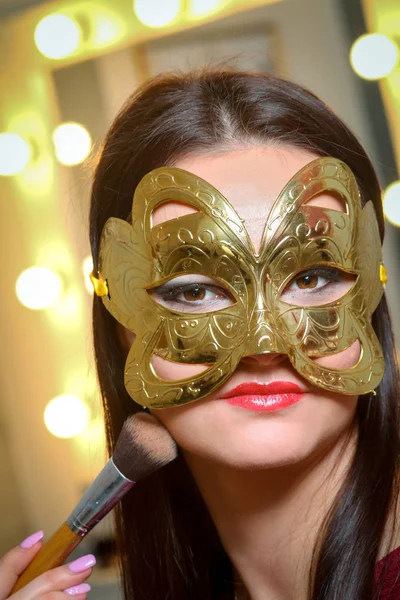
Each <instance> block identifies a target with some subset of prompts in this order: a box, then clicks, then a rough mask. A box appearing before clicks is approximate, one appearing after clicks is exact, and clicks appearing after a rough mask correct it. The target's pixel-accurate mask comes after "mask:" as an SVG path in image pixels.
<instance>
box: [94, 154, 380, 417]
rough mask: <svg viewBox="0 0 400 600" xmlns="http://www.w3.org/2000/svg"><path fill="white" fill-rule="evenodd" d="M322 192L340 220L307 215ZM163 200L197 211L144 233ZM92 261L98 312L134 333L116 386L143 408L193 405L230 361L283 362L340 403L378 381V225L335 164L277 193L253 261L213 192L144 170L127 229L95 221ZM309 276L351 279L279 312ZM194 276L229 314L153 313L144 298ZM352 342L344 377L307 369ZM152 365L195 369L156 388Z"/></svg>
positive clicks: (243, 235) (237, 221) (322, 163)
mask: <svg viewBox="0 0 400 600" xmlns="http://www.w3.org/2000/svg"><path fill="white" fill-rule="evenodd" d="M322 192H333V193H335V194H338V195H339V196H340V197H341V198H342V200H343V202H344V204H345V211H344V212H341V211H336V210H332V209H328V208H322V207H318V206H311V205H308V204H307V202H308V201H309V200H310V199H311V198H314V197H315V196H317V195H319V194H321V193H322ZM169 201H174V202H182V203H184V204H186V205H190V206H191V207H193V208H195V209H196V211H197V212H195V213H191V214H187V215H184V216H181V217H179V218H176V219H172V220H170V221H166V222H163V223H161V224H159V225H156V226H154V227H153V226H152V214H153V212H154V210H155V209H156V208H157V207H159V206H160V205H162V204H163V203H165V202H169ZM99 258H100V261H99V272H100V273H101V276H102V277H103V279H104V280H106V281H107V284H108V289H109V297H103V298H102V300H103V303H104V305H105V306H106V307H107V309H108V310H109V311H110V312H111V314H112V315H113V316H114V317H115V318H116V319H117V320H118V321H119V322H120V323H121V324H122V325H124V326H125V327H127V328H128V329H130V330H131V331H133V332H134V333H135V334H136V339H135V342H134V344H133V345H132V348H131V350H130V352H129V355H128V359H127V363H126V369H125V385H126V388H127V390H128V393H129V394H130V395H131V397H132V398H133V399H134V400H135V401H136V402H138V403H139V404H142V405H143V406H147V407H152V408H163V407H167V406H177V405H180V404H185V403H188V402H192V401H195V400H198V399H201V398H204V397H205V396H207V395H208V394H210V393H211V392H213V391H215V390H216V389H217V388H218V387H219V386H220V385H221V384H222V383H223V382H224V381H226V379H227V378H228V377H229V376H230V375H231V374H232V373H233V371H234V370H235V368H236V366H237V364H238V362H239V361H240V360H241V358H242V357H244V356H247V355H251V354H255V353H264V352H279V353H285V354H287V356H288V357H289V359H290V361H291V363H292V364H293V366H294V368H295V369H296V370H297V371H298V372H299V374H300V375H302V376H303V377H304V378H305V379H307V380H308V381H310V382H311V383H312V384H313V385H315V386H317V387H321V388H324V389H327V390H331V391H335V392H340V393H344V394H362V393H366V392H367V391H370V390H371V389H374V388H375V387H377V385H378V384H379V382H380V380H381V378H382V376H383V371H384V364H383V357H382V351H381V348H380V345H379V342H378V340H377V338H376V335H375V333H374V331H373V329H372V327H371V325H370V322H369V319H370V317H371V315H372V313H373V311H374V310H375V308H376V306H377V304H378V303H379V300H380V298H381V296H382V293H383V289H382V284H381V282H380V280H379V273H380V265H381V262H382V260H381V258H382V257H381V248H380V239H379V232H378V225H377V221H376V217H375V213H374V209H373V206H372V203H371V202H368V203H367V205H366V206H365V207H364V208H362V207H361V201H360V194H359V190H358V186H357V183H356V180H355V177H354V175H353V173H352V172H351V170H350V169H349V168H348V167H347V165H345V164H344V163H343V162H341V161H339V160H338V159H334V158H331V157H324V158H319V159H316V160H315V161H312V162H311V163H310V164H309V165H306V166H305V167H304V168H303V169H301V170H300V171H299V173H297V174H296V175H295V176H294V177H293V178H292V179H291V180H290V181H289V182H288V184H287V185H286V186H285V188H284V189H283V190H282V192H281V193H280V194H279V196H278V198H277V199H276V201H275V202H274V205H273V207H272V209H271V212H270V214H269V217H268V220H267V223H266V226H265V230H264V234H263V239H262V242H261V246H260V252H259V253H258V254H256V253H255V251H254V247H253V245H252V242H251V240H250V237H249V235H248V233H247V231H246V229H245V227H244V225H243V220H242V219H241V218H240V217H239V216H238V215H237V213H236V211H235V209H234V208H233V207H232V206H231V205H230V203H229V202H228V200H227V199H225V198H224V197H223V196H222V195H221V194H220V193H219V192H218V190H216V189H215V188H214V187H212V186H211V185H210V184H208V183H207V182H206V181H204V180H202V179H201V178H199V177H197V176H195V175H194V174H192V173H189V172H187V171H184V170H182V169H177V168H170V167H161V168H159V169H155V170H154V171H152V172H150V173H148V174H147V175H146V176H145V177H144V178H143V179H142V180H141V182H140V183H139V185H138V187H137V189H136V191H135V195H134V201H133V208H132V225H130V224H129V223H127V222H125V221H122V220H120V219H116V218H111V219H109V220H108V221H107V223H106V225H105V227H104V231H103V234H102V238H101V246H100V257H99ZM315 265H328V266H334V267H336V268H338V269H341V270H343V271H344V272H346V273H351V274H353V275H355V276H356V280H355V282H354V284H353V286H352V287H351V289H350V290H348V292H346V294H345V295H344V296H342V297H341V298H339V299H337V300H335V301H334V302H330V303H328V304H324V305H318V306H295V305H289V304H287V303H286V302H283V300H282V299H281V294H282V292H283V290H284V288H285V286H286V285H287V284H288V282H289V281H290V280H291V279H292V278H293V277H294V276H295V275H296V274H298V273H300V272H301V271H304V270H306V269H307V268H311V267H314V266H315ZM196 273H197V274H201V275H205V276H208V277H210V278H212V279H214V280H217V281H220V282H221V283H222V284H223V285H224V286H225V287H226V288H227V289H228V290H229V292H230V293H231V295H232V297H233V298H234V304H233V305H231V306H228V307H226V308H223V309H221V310H218V311H210V312H204V313H196V314H188V313H181V312H178V311H174V310H171V309H170V308H168V307H166V306H163V305H161V304H158V303H157V302H156V301H155V300H154V299H153V298H152V297H151V295H149V293H148V290H151V289H152V288H154V287H157V286H159V285H161V284H163V283H165V282H166V281H169V280H171V279H173V278H174V277H177V276H178V275H179V276H181V275H184V274H196ZM356 340H358V341H359V343H360V346H361V351H360V357H359V360H358V362H357V364H356V365H355V366H353V367H351V368H349V369H338V370H335V369H328V368H326V367H323V366H321V365H319V364H318V363H317V362H316V361H315V357H321V356H330V355H333V354H335V353H337V352H341V351H342V350H345V349H346V348H348V347H350V346H351V344H352V343H353V342H355V341H356ZM153 354H157V355H159V356H161V357H163V358H165V359H167V360H170V361H173V362H178V363H183V364H205V365H207V368H206V369H205V370H204V371H203V372H202V373H200V374H198V375H196V376H194V377H190V378H187V379H183V380H178V381H167V380H163V379H161V378H160V377H158V376H157V374H156V373H155V371H154V369H153V367H152V364H151V359H152V356H153Z"/></svg>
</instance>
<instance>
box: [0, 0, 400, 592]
mask: <svg viewBox="0 0 400 600" xmlns="http://www.w3.org/2000/svg"><path fill="white" fill-rule="evenodd" d="M399 50H400V3H399V2H398V0H363V1H361V0H275V1H274V0H269V1H267V0H264V1H263V0H258V1H252V0H135V1H133V0H113V2H110V1H109V0H82V1H80V0H75V1H70V0H63V1H61V0H60V1H54V2H40V1H36V2H35V1H33V0H31V1H29V0H0V56H1V67H0V89H1V94H0V257H1V259H0V260H1V288H2V301H1V309H0V332H1V344H0V554H2V553H3V552H5V551H6V550H7V549H9V548H10V547H11V546H13V545H16V544H18V543H19V542H20V541H21V540H22V539H24V537H26V536H27V535H29V534H30V533H32V532H34V531H36V530H38V529H44V530H45V534H46V537H49V536H50V535H51V533H52V532H53V531H54V530H55V529H56V528H58V526H59V525H60V524H61V523H62V522H63V521H64V520H65V519H66V517H67V516H68V514H69V513H70V511H71V510H72V508H73V507H74V506H75V504H76V503H77V501H78V500H79V498H80V496H81V495H82V493H83V491H84V490H85V489H86V488H87V486H88V485H89V484H90V483H91V481H92V480H93V478H94V477H95V475H96V474H97V472H98V471H99V469H100V468H101V467H102V466H103V465H104V463H105V461H106V455H105V448H104V432H103V426H102V417H101V406H100V399H99V393H98V390H97V385H96V378H95V373H94V364H93V352H92V342H91V331H90V318H91V317H90V313H91V299H92V298H91V296H92V292H91V286H90V282H88V274H89V273H90V271H91V269H92V265H91V261H90V257H89V254H90V252H89V243H88V224H87V215H88V202H89V195H90V184H91V178H92V172H93V169H94V165H95V160H96V153H97V152H98V151H99V149H100V148H101V143H102V140H103V138H104V135H105V133H106V132H107V129H108V128H109V126H110V124H111V122H112V120H113V118H114V116H115V115H116V113H117V111H118V110H119V108H120V107H121V105H122V104H123V102H124V101H125V100H126V98H127V97H128V96H129V95H130V94H131V93H132V92H133V91H134V90H135V88H136V87H137V86H138V85H139V84H140V83H141V82H143V81H144V80H145V79H146V78H148V77H150V76H152V75H154V74H156V73H159V72H161V71H165V70H170V69H176V68H179V69H187V68H190V67H196V66H200V65H204V64H213V63H217V62H218V63H219V62H221V61H226V62H227V63H228V64H229V65H237V66H239V67H241V68H245V69H252V70H259V71H265V72H275V73H277V74H279V75H282V76H284V77H287V78H289V79H292V80H294V81H296V82H298V83H300V84H303V85H305V86H307V87H309V88H310V89H311V90H313V91H314V92H315V93H316V94H318V95H319V96H320V97H322V99H324V100H325V101H326V102H327V103H328V104H329V105H330V106H331V107H332V108H333V109H334V110H335V111H336V112H337V113H338V114H339V116H340V117H342V119H344V121H345V122H346V123H347V124H348V125H349V126H350V127H351V128H352V129H353V131H354V132H355V133H356V134H357V135H358V136H359V138H360V139H361V141H362V142H363V144H364V145H365V147H366V148H367V150H368V152H369V154H370V156H371V157H372V160H373V162H374V164H375V166H376V168H377V171H378V174H379V177H380V181H381V185H382V190H383V196H382V201H383V203H384V210H385V214H386V219H387V233H386V241H385V246H384V256H385V264H386V267H387V270H388V274H389V281H388V284H387V294H388V298H389V305H390V307H391V310H392V318H393V322H394V328H395V335H396V339H397V344H398V347H399V348H400V315H399V310H398V306H399V300H400V268H399V265H400V181H399V165H400V62H399ZM86 551H89V552H92V551H94V552H95V553H96V555H97V557H98V566H97V567H96V569H95V572H94V575H93V577H92V579H93V582H91V583H92V586H93V593H92V597H94V598H96V599H98V600H100V599H102V598H104V599H107V600H113V599H117V598H118V597H119V594H118V575H117V573H116V572H115V570H114V548H113V537H112V528H111V521H110V519H109V518H108V519H106V520H105V521H104V522H103V523H102V524H101V525H100V526H99V527H98V528H97V529H96V530H95V531H93V532H92V533H91V534H90V535H89V536H88V538H86V540H85V542H84V543H83V544H82V546H81V547H80V549H79V554H82V553H83V552H86Z"/></svg>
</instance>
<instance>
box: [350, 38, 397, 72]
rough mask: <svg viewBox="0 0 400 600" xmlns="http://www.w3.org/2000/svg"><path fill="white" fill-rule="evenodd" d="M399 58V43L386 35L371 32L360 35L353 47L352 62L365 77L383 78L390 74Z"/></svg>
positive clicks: (356, 70)
mask: <svg viewBox="0 0 400 600" xmlns="http://www.w3.org/2000/svg"><path fill="white" fill-rule="evenodd" d="M398 60H399V49H398V47H397V45H396V44H395V43H394V42H393V41H392V40H391V39H390V38H388V37H387V36H386V35H382V34H380V33H370V34H366V35H362V36H361V37H359V38H358V39H357V40H356V41H355V42H354V44H353V45H352V47H351V50H350V62H351V65H352V67H353V69H354V71H355V72H356V73H357V75H359V76H360V77H362V78H363V79H368V80H375V79H382V77H386V76H387V75H389V74H390V73H391V72H392V71H393V69H394V68H395V66H396V64H397V63H398Z"/></svg>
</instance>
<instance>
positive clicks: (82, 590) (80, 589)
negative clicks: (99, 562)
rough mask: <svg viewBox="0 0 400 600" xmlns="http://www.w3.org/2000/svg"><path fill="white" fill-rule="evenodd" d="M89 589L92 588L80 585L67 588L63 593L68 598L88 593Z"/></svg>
mask: <svg viewBox="0 0 400 600" xmlns="http://www.w3.org/2000/svg"><path fill="white" fill-rule="evenodd" d="M91 589H92V588H91V587H90V585H89V584H88V583H81V584H80V585H74V586H73V587H70V588H67V589H66V590H64V592H65V593H66V594H69V595H70V596H78V594H86V593H87V592H90V590H91Z"/></svg>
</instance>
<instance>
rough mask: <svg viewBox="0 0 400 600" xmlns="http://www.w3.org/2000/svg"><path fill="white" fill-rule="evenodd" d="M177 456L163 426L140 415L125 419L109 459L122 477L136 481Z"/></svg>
mask: <svg viewBox="0 0 400 600" xmlns="http://www.w3.org/2000/svg"><path fill="white" fill-rule="evenodd" d="M177 453H178V449H177V445H176V443H175V440H174V439H173V438H172V437H171V435H170V433H169V432H168V431H167V429H165V427H164V425H162V423H160V421H158V419H156V417H154V416H153V415H151V414H149V413H144V412H143V413H137V414H135V415H132V416H130V417H128V418H127V419H126V421H125V423H124V425H123V427H122V430H121V433H120V436H119V438H118V441H117V444H116V446H115V450H114V455H113V460H114V464H115V466H116V467H117V468H118V469H119V470H120V471H121V473H122V474H123V475H124V476H125V477H127V478H128V479H130V480H131V481H139V480H140V479H143V477H146V476H147V475H150V474H151V473H153V471H155V470H157V469H160V468H161V467H164V466H165V465H166V464H168V463H170V462H171V461H173V460H174V459H175V458H176V456H177Z"/></svg>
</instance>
